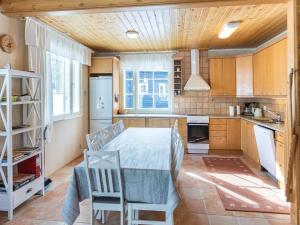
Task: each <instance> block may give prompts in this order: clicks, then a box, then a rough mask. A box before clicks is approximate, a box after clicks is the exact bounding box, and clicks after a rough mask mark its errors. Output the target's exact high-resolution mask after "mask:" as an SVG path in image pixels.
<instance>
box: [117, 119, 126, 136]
mask: <svg viewBox="0 0 300 225" xmlns="http://www.w3.org/2000/svg"><path fill="white" fill-rule="evenodd" d="M117 124H118V127H119V131H120V133H122V132H123V131H124V130H125V125H124V121H123V120H119V121H118V122H117Z"/></svg>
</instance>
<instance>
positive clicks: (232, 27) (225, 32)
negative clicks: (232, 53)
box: [219, 21, 241, 39]
mask: <svg viewBox="0 0 300 225" xmlns="http://www.w3.org/2000/svg"><path fill="white" fill-rule="evenodd" d="M240 24H241V22H240V21H235V22H229V23H226V24H225V25H224V26H223V28H222V30H221V32H220V33H219V38H220V39H226V38H229V37H230V36H231V35H232V34H233V32H234V31H236V29H238V28H239V26H240Z"/></svg>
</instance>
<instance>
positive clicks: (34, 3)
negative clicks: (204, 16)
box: [0, 0, 287, 16]
mask: <svg viewBox="0 0 300 225" xmlns="http://www.w3.org/2000/svg"><path fill="white" fill-rule="evenodd" d="M286 2H287V0H221V1H220V0H118V1H116V0H105V1H99V0H98V1H96V0H64V1H61V0H0V10H1V12H3V13H4V14H6V15H10V16H33V15H42V14H43V15H45V14H48V15H49V14H66V13H80V12H81V13H86V12H91V11H93V12H94V13H95V12H103V11H108V10H123V9H124V8H126V9H129V8H130V9H141V8H148V9H149V7H162V6H163V7H178V6H190V7H209V6H217V7H219V6H225V5H226V6H228V5H248V4H271V3H286Z"/></svg>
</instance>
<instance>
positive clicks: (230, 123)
mask: <svg viewBox="0 0 300 225" xmlns="http://www.w3.org/2000/svg"><path fill="white" fill-rule="evenodd" d="M226 147H227V149H232V150H240V149H241V120H240V119H227V146H226Z"/></svg>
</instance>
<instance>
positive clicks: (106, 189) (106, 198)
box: [84, 150, 125, 225]
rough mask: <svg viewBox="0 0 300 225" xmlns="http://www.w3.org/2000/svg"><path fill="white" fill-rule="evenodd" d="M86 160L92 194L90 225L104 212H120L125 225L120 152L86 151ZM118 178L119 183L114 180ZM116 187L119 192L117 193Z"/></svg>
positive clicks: (122, 222) (122, 223) (121, 221)
mask: <svg viewBox="0 0 300 225" xmlns="http://www.w3.org/2000/svg"><path fill="white" fill-rule="evenodd" d="M84 160H85V166H86V173H87V179H88V188H89V193H90V201H91V209H90V220H91V221H90V224H91V225H94V223H95V219H96V216H97V214H98V213H99V212H101V213H102V216H101V217H102V223H104V211H105V210H107V211H119V212H120V213H121V215H120V224H121V225H124V211H125V203H124V195H123V181H122V176H121V168H120V157H119V151H87V150H85V151H84ZM113 173H115V174H116V176H117V182H116V181H115V180H114V179H113ZM116 186H118V187H119V190H118V191H116Z"/></svg>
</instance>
